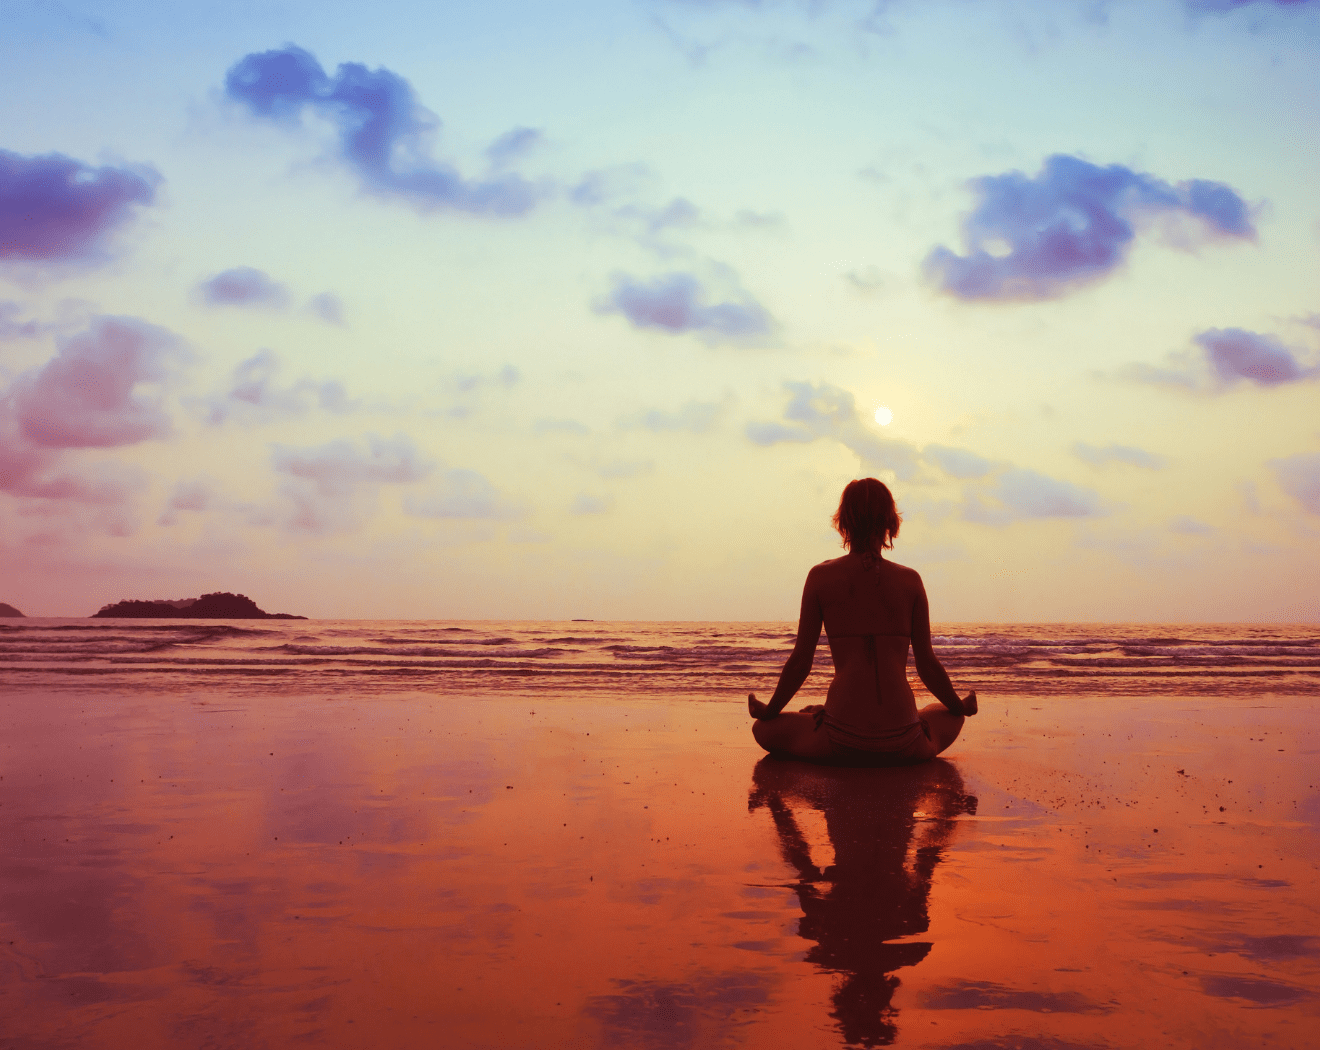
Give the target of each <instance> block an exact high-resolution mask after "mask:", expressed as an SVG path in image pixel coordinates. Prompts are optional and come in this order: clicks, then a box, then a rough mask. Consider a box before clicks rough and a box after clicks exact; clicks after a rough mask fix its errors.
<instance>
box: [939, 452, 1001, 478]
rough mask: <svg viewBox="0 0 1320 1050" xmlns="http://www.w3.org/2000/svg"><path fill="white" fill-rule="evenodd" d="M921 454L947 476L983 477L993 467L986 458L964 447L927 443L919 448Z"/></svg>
mask: <svg viewBox="0 0 1320 1050" xmlns="http://www.w3.org/2000/svg"><path fill="white" fill-rule="evenodd" d="M921 455H922V457H923V458H925V459H926V460H927V461H928V462H931V463H934V464H935V465H936V466H937V467H939V468H940V470H942V471H944V473H946V474H947V475H949V477H951V478H958V479H959V480H967V479H969V478H983V477H985V475H987V474H988V473H990V471H991V469H992V467H993V464H992V463H991V462H990V461H989V460H988V459H985V458H984V457H983V456H978V455H977V454H976V453H975V452H969V451H968V450H967V449H965V448H950V447H949V446H948V445H927V446H926V447H925V448H924V449H922V450H921Z"/></svg>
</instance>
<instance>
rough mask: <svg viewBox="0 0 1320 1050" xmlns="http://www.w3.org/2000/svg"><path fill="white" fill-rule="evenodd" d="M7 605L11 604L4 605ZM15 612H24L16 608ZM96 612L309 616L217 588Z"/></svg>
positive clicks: (206, 617)
mask: <svg viewBox="0 0 1320 1050" xmlns="http://www.w3.org/2000/svg"><path fill="white" fill-rule="evenodd" d="M5 608H9V607H8V606H5ZM15 614H16V615H18V616H22V615H23V614H22V613H20V612H18V611H17V610H15ZM92 615H93V617H97V616H106V617H108V616H129V617H135V618H139V619H153V620H156V619H159V620H167V619H172V620H176V619H189V620H305V619H307V617H306V616H294V615H293V614H292V613H268V612H264V611H262V610H261V609H258V608H257V603H256V602H254V601H253V600H252V599H251V598H249V597H248V596H247V595H246V594H230V593H229V592H228V591H217V592H216V593H215V594H203V595H202V596H201V597H200V598H154V599H152V600H151V601H138V600H136V599H125V600H124V601H122V602H115V603H114V604H113V605H106V606H103V607H102V608H101V610H100V611H99V612H96V613H93V614H92Z"/></svg>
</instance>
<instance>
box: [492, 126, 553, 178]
mask: <svg viewBox="0 0 1320 1050" xmlns="http://www.w3.org/2000/svg"><path fill="white" fill-rule="evenodd" d="M544 141H545V136H544V135H542V134H541V132H540V131H539V130H538V129H537V128H514V129H513V130H512V131H506V132H505V133H504V134H503V135H501V136H500V137H499V138H497V139H496V140H495V141H494V142H492V143H491V144H490V145H489V146H487V147H486V157H487V158H488V159H489V160H490V162H491V164H493V165H494V166H495V167H497V168H502V167H505V166H506V165H509V164H512V163H513V162H514V161H516V160H520V159H522V158H523V157H525V156H526V155H527V154H528V153H530V152H531V151H532V150H534V149H535V148H536V147H537V146H539V145H540V144H541V143H542V142H544Z"/></svg>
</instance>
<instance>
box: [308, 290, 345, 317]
mask: <svg viewBox="0 0 1320 1050" xmlns="http://www.w3.org/2000/svg"><path fill="white" fill-rule="evenodd" d="M307 306H308V307H309V308H310V309H311V311H312V313H314V314H316V316H317V317H319V318H320V319H321V320H322V321H324V322H325V323H326V324H333V325H342V324H343V323H344V300H342V299H341V298H339V296H337V295H335V293H334V292H322V293H321V294H320V295H314V296H312V297H311V299H309V300H308V301H307Z"/></svg>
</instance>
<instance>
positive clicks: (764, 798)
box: [748, 758, 976, 1046]
mask: <svg viewBox="0 0 1320 1050" xmlns="http://www.w3.org/2000/svg"><path fill="white" fill-rule="evenodd" d="M761 806H765V807H766V808H768V809H769V810H770V814H771V816H773V817H774V821H775V830H776V831H777V832H778V833H779V848H780V852H781V853H782V855H783V857H784V860H785V861H787V862H788V863H789V864H790V865H792V867H793V868H794V869H795V870H796V871H797V873H798V879H799V882H798V885H797V887H796V892H797V895H798V901H799V903H800V904H801V907H802V921H801V922H800V923H799V924H798V933H799V934H801V935H802V936H803V937H805V938H806V939H808V940H811V941H815V942H816V945H815V947H813V948H812V949H811V950H810V951H808V952H807V956H806V958H807V961H808V962H811V963H814V964H816V965H817V966H819V967H821V968H822V969H823V970H826V971H828V972H830V973H838V974H841V975H842V976H843V981H842V983H841V984H840V985H839V986H838V987H837V989H836V990H835V992H834V996H833V1001H834V1010H833V1011H832V1016H833V1017H834V1018H835V1019H836V1020H837V1021H838V1022H839V1027H840V1029H841V1030H842V1033H843V1036H844V1039H845V1041H846V1042H847V1043H848V1044H849V1045H861V1046H878V1045H882V1044H886V1043H892V1042H893V1041H894V1037H895V1036H896V1034H897V1028H896V1026H895V1024H894V1020H895V1018H896V1016H897V1012H896V1011H895V1010H894V1009H893V1007H892V1006H891V1000H892V998H893V995H894V989H895V988H897V987H898V984H899V980H898V978H897V977H894V976H892V974H893V971H895V970H897V969H899V968H901V967H904V966H915V965H916V964H917V963H919V962H921V960H922V959H924V958H925V957H926V954H927V953H928V952H929V951H930V947H931V946H930V944H929V943H927V942H923V941H912V940H906V939H905V940H902V941H900V942H898V943H889V942H892V941H894V940H895V939H896V938H900V937H902V938H909V937H912V936H914V935H918V934H922V933H925V932H926V931H927V930H928V929H929V928H930V918H929V915H928V911H927V908H928V902H929V897H930V888H931V876H932V873H933V872H934V870H935V865H936V864H938V863H939V861H940V859H941V858H942V856H943V852H944V849H945V847H946V846H947V844H948V842H949V840H950V838H951V837H952V835H953V831H954V828H955V826H956V817H957V816H958V815H959V814H961V813H965V812H967V813H975V812H976V799H975V798H973V797H971V796H969V795H967V794H966V793H965V791H964V789H963V783H962V779H961V778H960V777H959V776H958V771H957V769H955V768H954V767H953V766H952V765H951V764H950V763H948V762H943V761H940V762H928V763H924V764H922V765H920V766H918V767H917V768H914V769H886V770H880V769H866V770H863V769H820V768H813V767H811V766H803V765H799V764H797V763H789V762H776V761H774V760H773V759H768V758H767V759H762V760H761V761H760V762H758V763H757V765H756V771H755V772H754V773H753V776H752V792H751V796H750V798H749V799H748V807H749V808H750V809H753V810H755V809H758V808H759V807H761ZM795 807H796V808H798V809H799V810H800V809H802V808H811V809H817V810H820V811H821V812H823V813H824V815H825V825H826V830H827V832H828V834H829V839H830V844H831V845H832V846H833V847H834V863H833V864H831V865H829V866H828V867H826V868H823V869H822V868H820V867H819V866H818V865H817V864H816V863H815V861H813V859H812V856H811V846H810V844H809V843H808V842H807V840H806V838H805V837H804V836H803V834H802V831H801V829H800V828H799V826H798V822H797V819H796V818H795V816H794V813H793V810H794V808H795ZM914 838H915V840H916V841H913V840H914Z"/></svg>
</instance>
